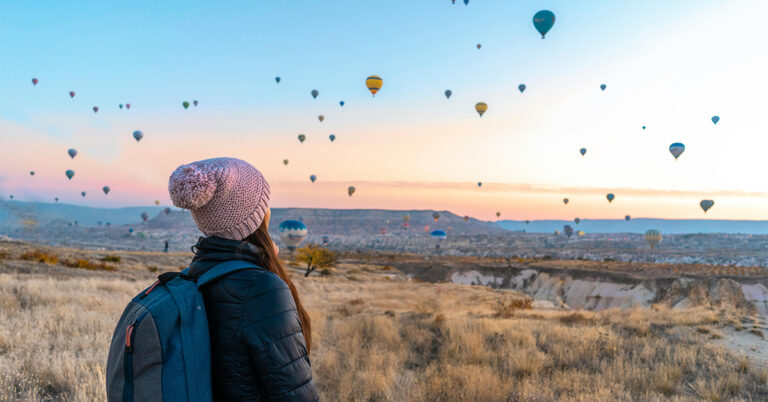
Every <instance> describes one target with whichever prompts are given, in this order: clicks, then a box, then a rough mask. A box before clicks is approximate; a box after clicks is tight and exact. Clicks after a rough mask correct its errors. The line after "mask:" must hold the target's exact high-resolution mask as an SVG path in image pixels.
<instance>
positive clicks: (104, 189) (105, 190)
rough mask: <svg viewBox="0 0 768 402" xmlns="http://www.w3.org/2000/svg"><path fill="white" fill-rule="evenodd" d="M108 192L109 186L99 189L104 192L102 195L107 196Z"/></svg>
mask: <svg viewBox="0 0 768 402" xmlns="http://www.w3.org/2000/svg"><path fill="white" fill-rule="evenodd" d="M109 190H110V188H109V186H104V187H102V188H101V191H103V192H104V195H107V194H109Z"/></svg>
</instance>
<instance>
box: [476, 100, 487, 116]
mask: <svg viewBox="0 0 768 402" xmlns="http://www.w3.org/2000/svg"><path fill="white" fill-rule="evenodd" d="M475 110H476V111H477V114H479V115H480V117H483V114H485V111H486V110H488V105H486V104H485V102H477V103H476V104H475Z"/></svg>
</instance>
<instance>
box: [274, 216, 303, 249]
mask: <svg viewBox="0 0 768 402" xmlns="http://www.w3.org/2000/svg"><path fill="white" fill-rule="evenodd" d="M277 229H278V231H279V232H280V240H282V241H283V244H285V246H286V247H288V250H289V251H290V252H293V250H296V248H297V247H299V244H301V242H302V241H303V240H304V238H305V237H307V226H306V225H304V223H303V222H301V221H297V220H293V219H289V220H286V221H283V222H282V223H281V224H280V226H278V228H277Z"/></svg>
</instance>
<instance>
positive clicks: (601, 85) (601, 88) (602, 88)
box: [600, 84, 608, 91]
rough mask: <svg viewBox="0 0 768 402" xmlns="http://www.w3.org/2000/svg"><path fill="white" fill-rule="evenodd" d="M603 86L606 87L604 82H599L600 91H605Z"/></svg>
mask: <svg viewBox="0 0 768 402" xmlns="http://www.w3.org/2000/svg"><path fill="white" fill-rule="evenodd" d="M605 88H608V87H607V86H605V84H600V90H601V91H605Z"/></svg>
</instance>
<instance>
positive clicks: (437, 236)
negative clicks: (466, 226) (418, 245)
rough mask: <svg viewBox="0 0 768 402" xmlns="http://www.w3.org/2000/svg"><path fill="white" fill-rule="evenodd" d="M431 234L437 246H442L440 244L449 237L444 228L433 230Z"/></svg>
mask: <svg viewBox="0 0 768 402" xmlns="http://www.w3.org/2000/svg"><path fill="white" fill-rule="evenodd" d="M429 236H430V237H431V238H432V241H434V242H435V248H440V245H441V244H443V242H444V241H445V239H447V238H448V235H447V234H446V233H445V232H444V231H442V230H439V229H438V230H433V231H432V233H430V234H429Z"/></svg>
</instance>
